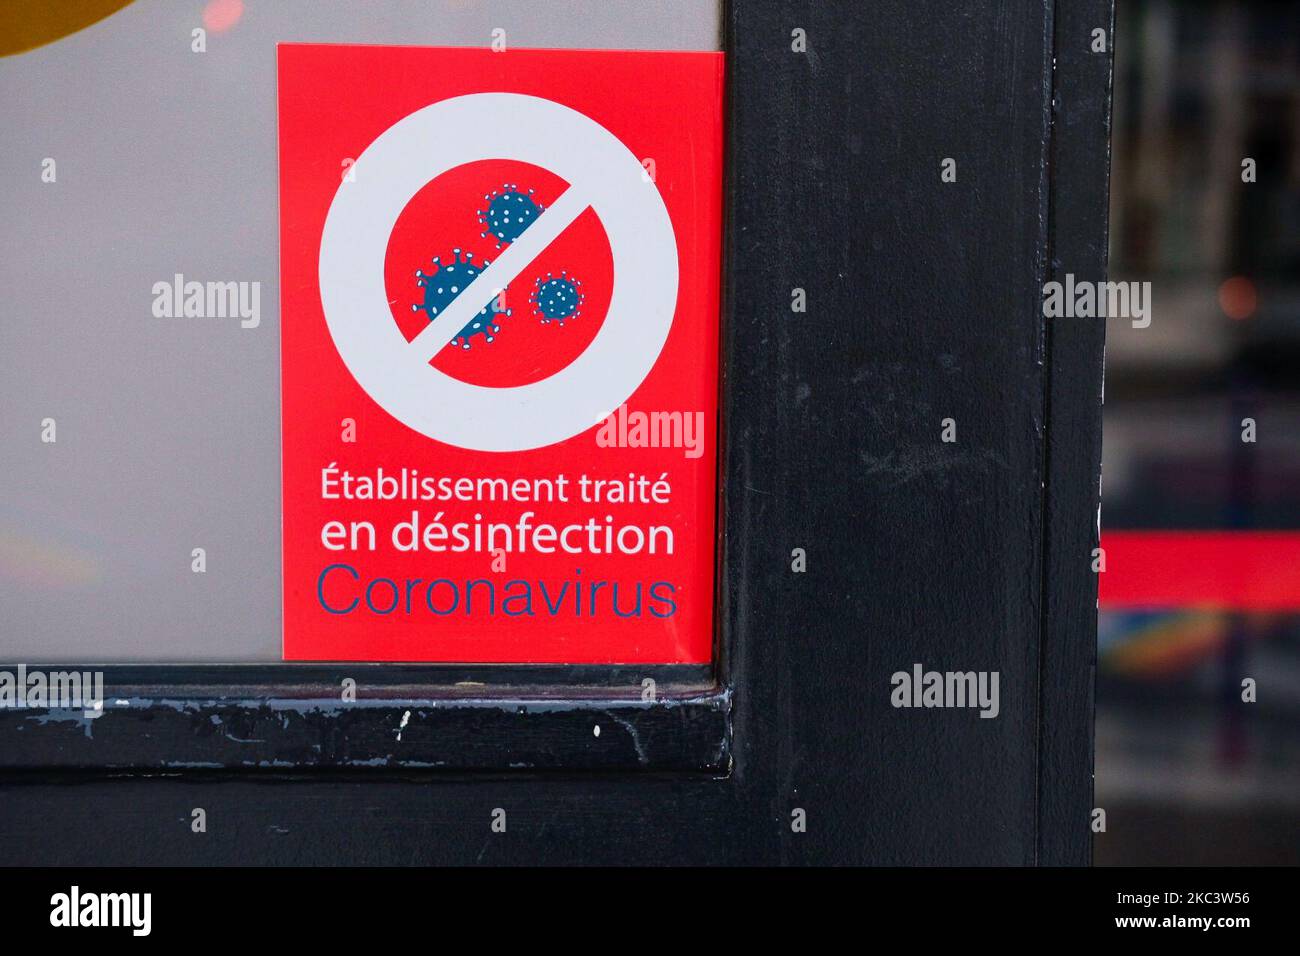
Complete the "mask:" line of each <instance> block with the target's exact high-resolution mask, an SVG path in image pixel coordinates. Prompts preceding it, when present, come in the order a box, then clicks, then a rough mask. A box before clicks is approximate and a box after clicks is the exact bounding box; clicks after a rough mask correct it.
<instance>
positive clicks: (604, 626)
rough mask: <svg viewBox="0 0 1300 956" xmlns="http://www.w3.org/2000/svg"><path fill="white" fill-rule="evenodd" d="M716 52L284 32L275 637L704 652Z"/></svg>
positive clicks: (437, 651) (650, 656) (629, 659)
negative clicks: (456, 44)
mask: <svg viewBox="0 0 1300 956" xmlns="http://www.w3.org/2000/svg"><path fill="white" fill-rule="evenodd" d="M722 70H723V60H722V55H721V54H718V53H641V52H621V51H620V52H596V51H556V50H510V51H508V52H501V53H497V52H493V51H491V50H486V49H485V50H469V49H426V48H406V47H402V48H389V47H351V46H333V45H298V44H293V45H284V46H281V47H280V49H279V109H280V230H281V253H280V257H281V316H282V319H281V321H282V327H281V345H282V354H281V370H282V384H283V436H284V463H283V473H284V474H283V477H284V485H283V492H284V656H285V659H287V660H363V661H394V662H401V661H445V662H515V663H704V662H708V661H709V660H710V659H711V656H712V653H711V652H712V643H713V641H712V633H713V578H714V544H715V520H716V513H715V498H716V467H717V387H718V332H719V328H718V320H719V311H718V310H719V305H718V297H719V294H718V286H719V272H720V248H721V218H722V216H721V202H722V192H721V190H722Z"/></svg>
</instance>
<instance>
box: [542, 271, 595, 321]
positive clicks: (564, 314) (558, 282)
mask: <svg viewBox="0 0 1300 956" xmlns="http://www.w3.org/2000/svg"><path fill="white" fill-rule="evenodd" d="M535 285H536V287H535V288H534V289H533V291H532V294H531V295H530V296H529V297H528V298H529V301H531V302H532V303H533V306H534V308H533V314H534V315H540V316H541V317H542V324H543V325H545V324H546V323H548V322H552V321H555V322H559V323H560V325H563V324H564V320H565V319H571V318H574V317H575V316H579V315H582V310H581V309H579V308H578V306H580V305H582V300H583V299H585V298H586V297H587V296H586V294H585V293H584V292H582V291H581V290H580V289H579V286H581V285H582V283H581V282H579V281H578V280H577V279H574V278H573V277H571V276H570V275H569V274H568V273H567V272H561V273H560V274H559V275H558V276H554V275H551V273H549V272H548V273H546V278H545V279H538V280H537V282H536V284H535Z"/></svg>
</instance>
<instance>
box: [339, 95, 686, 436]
mask: <svg viewBox="0 0 1300 956" xmlns="http://www.w3.org/2000/svg"><path fill="white" fill-rule="evenodd" d="M486 130H490V131H491V136H490V137H489V136H486V135H485V131H486ZM483 160H516V161H520V162H525V163H530V164H532V165H534V166H539V167H542V168H544V169H547V170H550V171H551V172H553V173H554V174H555V175H557V176H559V177H561V178H562V179H564V180H565V181H566V182H567V183H568V184H569V186H568V188H567V189H566V190H565V191H564V192H563V193H562V194H561V195H560V196H559V198H558V199H557V200H556V201H555V202H553V203H552V204H551V205H550V206H548V207H547V208H546V209H545V210H543V211H542V213H541V215H539V216H538V217H537V218H536V219H535V220H534V221H533V222H532V223H531V224H530V225H529V226H528V228H527V229H525V230H524V232H523V233H522V234H520V235H519V237H518V238H517V239H516V240H515V241H514V242H512V243H511V244H510V245H509V246H508V247H506V248H505V249H504V250H503V251H502V252H501V254H500V255H499V256H498V257H497V258H496V259H495V260H493V262H492V264H491V265H489V266H488V267H487V268H486V269H484V270H483V271H482V272H481V273H480V274H479V275H478V276H477V277H476V278H475V279H474V280H473V282H471V284H470V285H469V286H468V287H467V288H465V289H464V290H463V291H462V292H461V293H460V294H459V295H458V296H457V297H456V298H455V299H454V300H453V301H452V302H451V303H450V304H449V305H448V306H447V307H446V308H445V309H444V310H443V311H442V312H441V314H440V315H438V316H437V317H436V318H435V319H434V320H433V321H431V322H430V323H429V325H428V326H426V327H425V328H424V329H422V330H421V331H420V333H419V334H418V335H417V336H416V337H415V338H414V339H413V340H410V341H408V340H407V339H406V337H405V336H404V335H403V334H402V333H401V331H400V330H399V329H398V327H397V326H396V324H395V323H394V322H393V320H392V315H391V312H390V309H389V302H388V294H387V291H386V289H385V285H384V254H385V250H386V248H387V244H388V239H389V236H390V235H391V234H392V231H393V227H394V225H396V223H397V219H398V217H399V216H400V215H401V213H402V210H403V209H404V208H405V207H406V204H407V203H408V202H409V201H410V199H411V197H412V196H414V195H415V194H416V192H418V191H419V190H420V189H421V188H423V187H424V185H425V184H426V183H428V182H429V181H431V180H432V179H434V178H436V177H437V176H440V175H442V174H443V173H445V172H447V171H449V170H452V169H455V168H457V167H459V166H463V165H465V164H467V163H475V162H480V161H483ZM352 169H353V172H354V173H355V181H351V182H347V183H344V184H342V185H341V186H340V188H339V190H338V192H337V193H336V194H335V196H334V200H333V203H332V204H331V205H330V209H329V214H328V215H327V217H326V220H325V227H324V230H323V232H322V235H321V248H320V263H319V269H320V274H319V283H320V295H321V304H322V306H323V307H324V311H325V322H326V324H327V326H328V327H329V331H330V335H331V336H332V337H333V339H334V344H335V346H336V347H337V349H338V351H339V355H340V356H341V357H342V359H343V363H344V364H345V365H346V366H347V368H348V371H349V372H350V373H351V374H352V376H353V378H355V379H356V381H357V383H358V384H359V385H360V386H361V387H362V388H363V389H365V391H366V393H367V394H368V395H370V397H371V398H372V399H374V400H375V402H377V403H378V404H379V405H380V406H381V407H382V408H383V409H384V410H385V411H387V412H388V413H389V414H390V415H392V416H393V417H394V418H396V419H397V420H398V421H400V422H402V423H403V424H405V425H406V426H408V427H409V428H412V429H414V430H415V431H417V432H420V433H421V434H423V435H426V436H428V437H429V438H433V439H436V440H438V441H441V442H445V443H447V444H450V445H456V446H458V447H461V448H468V449H473V450H478V451H500V452H504V451H525V450H527V449H531V448H541V447H544V446H546V445H553V444H555V443H557V442H561V441H564V440H565V439H568V438H572V437H573V436H574V435H577V434H579V433H581V432H583V431H585V430H586V429H588V428H591V427H592V426H594V425H596V424H597V423H599V422H600V421H601V420H602V419H604V418H606V417H607V416H608V415H609V414H610V413H611V412H613V411H614V410H615V409H616V408H618V406H619V405H621V404H622V403H623V402H625V401H626V400H627V399H628V398H629V397H630V396H631V395H632V393H633V392H635V391H636V389H637V388H638V387H639V386H640V384H641V382H642V381H644V379H645V377H646V375H648V374H649V372H650V370H651V369H652V368H653V367H654V364H655V362H656V361H657V360H658V358H659V354H660V352H661V350H662V349H663V346H664V343H665V341H666V340H667V338H668V331H669V329H670V327H671V326H672V321H673V312H674V310H675V308H676V304H677V284H678V264H677V241H676V237H675V236H674V234H673V227H672V222H671V220H670V219H669V217H668V211H667V209H666V208H665V207H664V203H663V199H662V197H661V196H660V195H659V190H658V189H657V188H656V186H655V185H654V184H653V183H652V182H647V180H646V177H645V175H644V170H643V168H642V166H641V162H640V161H639V160H638V159H637V158H636V156H635V155H633V154H632V152H631V151H630V150H629V149H628V148H627V147H626V146H624V145H623V143H622V142H620V141H619V140H618V138H617V137H615V136H614V135H613V134H612V133H610V132H609V131H608V130H606V129H605V128H604V127H603V126H601V125H600V124H598V123H596V122H595V121H594V120H592V119H590V118H589V117H587V116H584V115H583V114H582V113H579V112H577V111H576V110H573V109H571V108H569V107H567V106H563V105H561V104H559V103H556V102H553V101H551V100H547V99H543V98H541V97H536V96H526V95H523V94H517V93H475V94H470V95H467V96H458V97H455V98H452V99H448V100H443V101H441V102H438V103H434V104H432V105H430V106H426V107H424V108H423V109H420V110H417V111H416V112H414V113H412V114H410V115H409V116H406V117H404V118H403V119H401V120H399V121H398V122H397V123H395V124H393V126H391V127H389V128H388V129H387V130H386V131H385V132H384V133H382V134H381V135H380V136H379V138H378V139H376V140H375V141H374V142H373V143H371V144H370V146H369V147H367V148H366V150H365V152H363V153H362V154H361V156H359V157H358V158H357V161H356V163H355V164H354V165H353V167H352ZM588 208H591V209H592V210H593V211H594V212H595V213H596V215H597V216H598V217H599V219H600V222H601V225H602V226H603V227H604V230H605V235H606V236H607V237H608V239H609V245H610V253H611V256H612V259H613V263H614V286H613V290H612V293H611V296H610V301H609V309H608V312H607V314H606V316H605V320H604V323H603V324H602V325H601V327H600V330H599V331H598V332H597V333H596V336H595V338H594V339H593V340H592V341H591V343H590V345H588V346H587V348H586V349H585V350H584V351H583V352H582V354H581V355H579V356H578V357H577V358H576V359H575V360H574V361H573V362H572V363H570V364H569V365H568V366H566V367H565V368H563V369H562V370H560V371H558V372H556V373H555V374H554V375H551V376H550V377H548V378H544V379H542V380H540V381H537V382H532V383H529V384H527V385H519V386H514V387H508V388H490V387H485V386H481V385H473V384H469V383H466V382H462V381H460V380H458V379H456V378H453V377H452V376H450V375H447V374H446V373H444V372H442V371H440V370H439V369H436V368H434V367H432V366H431V365H429V361H430V359H432V358H433V356H435V355H436V354H438V352H439V351H441V350H442V348H443V346H445V345H446V344H447V343H448V342H450V341H451V340H452V339H453V338H455V337H456V335H457V334H458V333H459V332H460V330H461V329H462V328H463V327H464V326H465V325H466V323H467V322H469V321H470V320H471V319H472V318H473V317H474V316H475V315H476V314H477V313H478V312H479V310H480V309H482V308H484V306H486V305H487V304H488V303H489V302H491V301H492V300H493V298H494V297H495V296H496V294H497V293H498V292H499V291H500V290H501V289H504V288H505V287H506V286H507V285H508V284H509V283H510V282H511V281H512V280H513V279H515V278H516V277H517V276H518V275H519V274H520V273H521V272H522V271H523V270H524V269H525V268H526V267H527V266H528V264H529V263H530V262H531V261H532V260H533V259H534V258H535V257H536V256H537V255H538V254H539V253H540V252H542V251H543V250H544V249H546V248H547V247H548V246H549V245H550V244H551V243H553V242H554V241H555V240H556V239H557V238H558V237H559V236H560V235H561V233H563V232H564V230H565V229H566V228H568V226H569V225H570V224H572V223H573V221H574V220H575V219H577V218H578V216H580V215H581V214H582V213H583V212H585V211H586V210H587V209H588Z"/></svg>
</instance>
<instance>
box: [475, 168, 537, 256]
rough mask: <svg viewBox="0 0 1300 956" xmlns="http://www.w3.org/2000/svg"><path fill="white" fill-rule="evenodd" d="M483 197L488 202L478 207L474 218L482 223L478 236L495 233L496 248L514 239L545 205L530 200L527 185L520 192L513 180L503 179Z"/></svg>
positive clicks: (493, 234)
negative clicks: (525, 190)
mask: <svg viewBox="0 0 1300 956" xmlns="http://www.w3.org/2000/svg"><path fill="white" fill-rule="evenodd" d="M483 198H484V199H485V200H487V204H488V206H487V208H486V209H480V210H479V211H478V221H479V222H480V223H482V224H483V225H484V227H485V230H484V232H483V233H482V237H483V238H484V239H486V238H487V237H488V236H489V235H492V236H493V237H495V238H496V241H497V248H498V249H500V248H501V247H502V246H503V245H505V244H506V243H510V242H514V241H515V240H516V239H518V238H519V236H520V234H521V233H522V232H523V231H524V230H525V229H527V228H528V227H529V226H530V225H531V224H532V222H533V220H534V219H536V218H537V217H538V216H539V215H541V212H542V210H543V209H545V208H546V207H545V206H542V205H540V204H539V203H537V202H535V201H534V200H533V191H532V190H531V189H530V190H528V192H527V193H522V192H520V191H519V186H518V184H515V183H505V184H504V185H503V186H502V187H501V188H500V189H498V190H496V191H494V192H493V193H491V194H490V195H486V194H485V195H484V196H483Z"/></svg>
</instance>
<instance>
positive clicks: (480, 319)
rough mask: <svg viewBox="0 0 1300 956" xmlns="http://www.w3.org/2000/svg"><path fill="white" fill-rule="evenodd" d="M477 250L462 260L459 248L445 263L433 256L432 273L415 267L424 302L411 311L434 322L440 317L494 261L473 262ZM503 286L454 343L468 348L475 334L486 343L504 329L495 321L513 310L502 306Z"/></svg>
mask: <svg viewBox="0 0 1300 956" xmlns="http://www.w3.org/2000/svg"><path fill="white" fill-rule="evenodd" d="M473 258H474V253H472V252H467V253H465V257H464V258H463V259H462V258H461V254H460V250H459V249H453V250H452V261H451V262H447V263H443V262H442V260H441V259H439V257H438V256H434V257H433V264H434V270H433V272H432V273H426V272H422V271H420V270H419V269H416V270H415V284H416V285H418V286H422V287H423V288H424V301H423V302H417V303H415V304H414V305H412V306H411V311H412V312H424V313H425V314H426V315H428V317H429V321H430V322H432V321H433V320H434V319H435V318H437V317H438V313H439V312H441V311H442V310H443V309H445V308H447V306H448V305H450V304H451V303H452V301H453V300H454V299H455V298H456V296H458V295H460V293H461V292H462V290H464V289H465V288H466V287H467V286H468V285H469V284H470V283H471V282H473V281H474V280H475V279H476V278H478V274H479V273H480V272H482V271H483V269H485V268H487V267H488V266H490V265H491V264H492V262H491V260H488V259H484V260H483V265H482V266H481V267H480V266H476V265H474V263H473V262H472V261H471V260H472V259H473ZM503 292H505V289H502V290H501V292H499V293H498V294H497V295H496V296H494V297H493V299H492V301H491V302H489V303H488V304H487V305H485V306H484V307H483V308H481V309H479V310H478V314H477V315H475V316H474V318H472V319H470V321H469V322H468V323H466V324H465V326H464V328H462V329H461V330H460V334H458V335H457V336H456V338H454V339H452V340H451V344H452V345H457V346H460V347H461V348H462V349H467V348H469V344H470V339H472V338H473V337H474V336H476V335H481V336H483V340H484V341H485V342H491V341H492V337H493V336H495V335H496V334H497V333H499V332H500V331H501V326H499V325H497V324H496V322H495V321H494V320H495V319H496V318H497V317H499V316H502V315H505V316H509V315H510V313H511V310H510V309H502V308H501V293H503Z"/></svg>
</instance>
